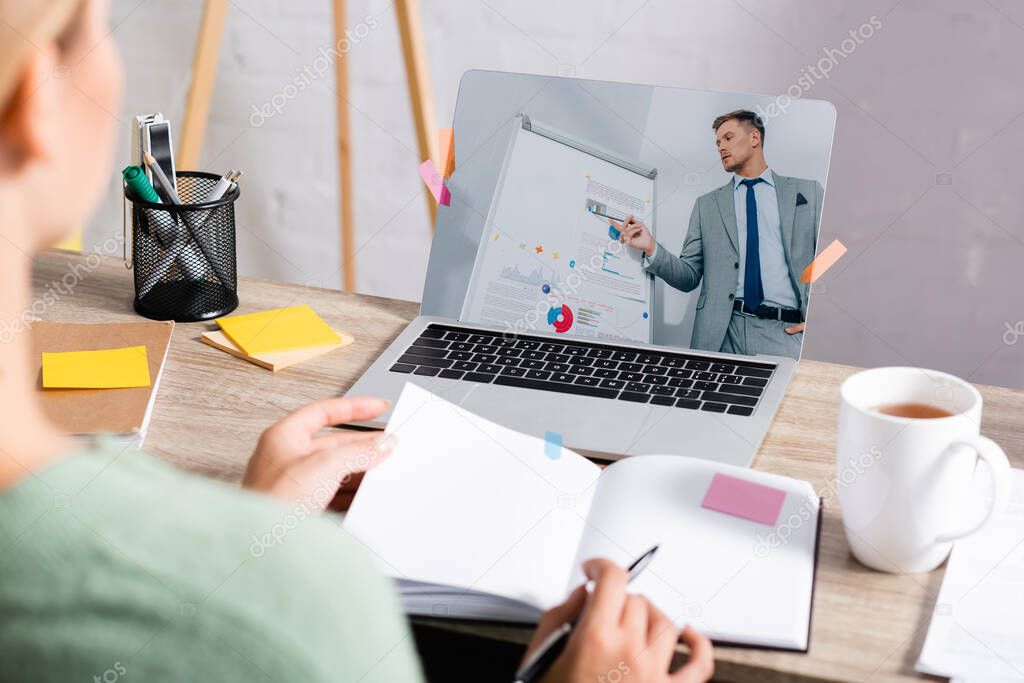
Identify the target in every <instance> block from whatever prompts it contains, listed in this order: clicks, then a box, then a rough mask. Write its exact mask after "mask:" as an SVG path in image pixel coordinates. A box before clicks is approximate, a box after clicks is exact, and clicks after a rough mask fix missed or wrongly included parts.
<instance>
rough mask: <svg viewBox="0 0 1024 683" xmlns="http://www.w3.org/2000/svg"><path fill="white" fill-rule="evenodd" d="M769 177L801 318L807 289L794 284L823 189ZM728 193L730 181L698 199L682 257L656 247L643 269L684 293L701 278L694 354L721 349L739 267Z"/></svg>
mask: <svg viewBox="0 0 1024 683" xmlns="http://www.w3.org/2000/svg"><path fill="white" fill-rule="evenodd" d="M772 176H773V177H774V178H775V189H776V193H777V195H778V199H779V223H780V225H781V228H782V244H783V247H784V248H785V251H786V261H787V262H788V263H789V280H790V282H791V283H792V285H793V292H794V293H795V294H796V299H797V301H798V302H799V303H800V310H801V312H802V313H803V314H804V316H805V317H806V315H807V293H808V291H809V285H807V284H804V283H802V282H800V276H801V275H802V274H803V270H804V268H806V267H807V265H808V264H809V263H810V262H811V261H812V260H813V259H814V253H815V251H816V249H817V244H816V243H817V237H818V223H819V222H820V220H821V202H822V198H823V196H824V190H823V189H822V187H821V183H819V182H817V181H816V180H804V179H803V178H790V177H789V176H783V175H779V174H778V173H775V172H774V171H772ZM734 192H735V189H734V186H733V181H732V179H730V180H729V182H728V183H727V184H726V185H723V186H722V187H720V188H718V189H717V190H713V191H711V192H708V193H707V194H705V195H701V196H700V197H698V198H697V202H696V204H694V206H693V213H691V214H690V227H689V230H688V231H687V233H686V239H685V240H684V242H683V250H682V253H680V255H679V257H678V258H676V257H674V256H672V255H671V252H669V251H668V250H667V249H665V248H664V247H663V246H662V245H661V243H660V242H659V243H658V249H657V251H656V252H655V254H654V258H653V259H651V260H650V264H649V265H648V267H647V270H648V272H651V273H654V274H655V275H657V276H658V277H660V278H661V279H663V280H664V281H665V282H667V283H668V284H670V285H671V286H673V287H675V288H676V289H681V290H683V291H684V292H689V291H692V290H694V289H696V287H697V285H699V284H700V282H701V278H703V280H704V286H703V287H701V290H700V296H698V297H697V314H696V318H695V319H694V323H693V337H692V339H691V341H690V346H691V347H692V348H695V349H703V350H705V351H718V350H719V349H721V347H722V342H723V341H724V340H725V334H726V331H727V330H728V328H729V318H730V317H731V316H732V307H733V301H734V298H735V295H736V286H737V284H738V283H739V263H740V257H739V242H738V241H737V240H738V238H737V234H736V209H735V203H734V198H733V193H734ZM801 198H802V199H801ZM798 202H799V203H798Z"/></svg>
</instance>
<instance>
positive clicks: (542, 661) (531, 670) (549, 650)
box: [515, 545, 658, 683]
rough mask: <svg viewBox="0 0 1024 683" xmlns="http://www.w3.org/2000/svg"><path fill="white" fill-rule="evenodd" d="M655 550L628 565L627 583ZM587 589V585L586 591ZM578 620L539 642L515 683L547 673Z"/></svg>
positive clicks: (530, 681) (655, 548)
mask: <svg viewBox="0 0 1024 683" xmlns="http://www.w3.org/2000/svg"><path fill="white" fill-rule="evenodd" d="M657 550H658V546H656V545H655V546H652V547H651V548H650V549H648V550H647V551H646V552H645V553H643V554H642V555H640V557H638V558H636V560H634V561H633V563H632V564H630V565H629V567H628V568H627V572H628V574H629V578H628V581H632V580H633V579H635V578H636V577H637V576H639V575H640V572H642V571H643V570H644V568H646V567H647V565H649V564H650V563H651V560H652V559H654V553H656V552H657ZM589 588H590V586H589V584H588V590H589ZM579 620H580V615H579V614H577V615H576V616H575V617H573V619H572V621H571V622H566V623H564V624H562V625H561V626H559V627H558V628H556V629H555V630H554V631H552V632H551V633H550V634H548V636H547V637H546V638H545V639H544V640H543V641H541V643H540V645H538V646H537V649H536V650H534V652H533V654H532V655H530V656H529V657H528V658H527V659H526V661H524V662H523V665H522V666H521V667H519V670H518V671H517V672H516V676H515V683H533V682H534V681H536V680H537V679H539V678H540V677H541V676H543V675H544V674H545V673H547V670H548V669H550V668H551V665H552V664H554V662H555V660H556V659H558V657H559V655H561V654H562V651H563V650H565V646H566V645H567V644H568V643H569V638H570V637H571V636H572V630H573V629H574V628H575V627H576V624H577V623H578V622H579Z"/></svg>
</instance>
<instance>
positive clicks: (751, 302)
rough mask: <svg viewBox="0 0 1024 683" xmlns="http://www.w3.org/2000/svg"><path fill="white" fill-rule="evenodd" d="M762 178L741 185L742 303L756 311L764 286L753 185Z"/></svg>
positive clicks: (748, 180)
mask: <svg viewBox="0 0 1024 683" xmlns="http://www.w3.org/2000/svg"><path fill="white" fill-rule="evenodd" d="M763 182H764V179H763V178H747V179H746V180H741V181H740V184H741V185H746V186H747V258H746V263H745V264H744V267H743V305H744V307H745V308H747V309H749V310H751V311H756V310H757V307H758V306H760V305H761V302H762V301H764V287H763V285H762V284H761V244H760V241H759V240H758V237H757V199H756V198H755V197H754V185H757V184H758V183H763Z"/></svg>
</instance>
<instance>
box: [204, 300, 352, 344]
mask: <svg viewBox="0 0 1024 683" xmlns="http://www.w3.org/2000/svg"><path fill="white" fill-rule="evenodd" d="M217 324H218V325H220V329H222V330H224V334H226V335H227V336H228V337H229V338H230V339H231V341H233V342H234V343H235V344H236V345H237V346H238V348H240V349H242V350H243V351H245V352H246V353H247V354H249V355H250V356H254V355H257V354H261V353H278V352H280V351H291V350H294V349H305V348H309V347H311V346H327V345H328V344H340V343H341V337H339V336H338V333H337V332H335V331H334V330H332V329H331V328H330V326H328V324H327V323H325V322H324V321H323V319H321V318H320V316H318V315H317V314H316V312H315V311H314V310H313V309H312V308H310V307H309V306H305V305H303V306H292V307H290V308H278V309H275V310H273V311H263V312H262V313H248V314H246V315H235V316H232V317H230V318H219V319H218V320H217Z"/></svg>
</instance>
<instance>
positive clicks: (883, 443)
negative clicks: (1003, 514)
mask: <svg viewBox="0 0 1024 683" xmlns="http://www.w3.org/2000/svg"><path fill="white" fill-rule="evenodd" d="M840 394H841V397H840V404H839V427H838V431H837V434H836V475H837V477H838V480H837V489H838V492H839V503H840V506H841V508H842V515H843V527H844V528H845V529H846V538H847V540H848V541H849V543H850V550H851V551H853V555H854V557H856V558H857V559H858V560H860V562H862V563H863V564H865V565H867V566H868V567H872V568H873V569H878V570H881V571H886V572H900V573H903V572H926V571H930V570H932V569H934V568H935V567H938V566H939V565H940V564H942V562H943V561H944V560H945V559H946V557H947V556H948V555H949V551H950V549H951V548H952V544H953V541H954V540H955V539H957V538H961V537H963V536H967V535H969V534H972V533H974V532H975V531H977V530H978V529H980V528H981V527H982V526H984V525H985V523H986V522H988V520H989V519H990V518H991V516H992V513H993V512H994V511H995V510H996V509H997V508H998V507H1000V506H1001V505H1002V504H1003V503H1004V501H1005V500H1006V497H1007V489H1008V487H1009V475H1010V464H1009V462H1008V461H1007V459H1006V454H1004V453H1003V450H1002V449H1001V448H1000V447H999V446H997V445H996V443H995V442H994V441H992V440H991V439H988V438H986V437H984V436H980V435H979V433H978V432H979V428H980V425H981V394H979V393H978V391H977V389H975V388H974V387H973V386H971V385H970V384H969V383H968V382H965V381H963V380H961V379H959V378H957V377H954V376H953V375H949V374H946V373H944V372H936V371H932V370H923V369H921V368H876V369H873V370H865V371H863V372H859V373H857V374H855V375H853V376H851V377H849V378H847V380H846V381H845V382H843V385H842V388H841V389H840ZM900 403H917V404H926V405H929V406H932V407H934V408H939V409H941V410H943V411H945V412H947V413H951V414H950V415H949V416H948V417H936V418H908V417H898V416H893V415H887V414H883V413H881V412H879V411H878V408H879V407H883V406H891V405H893V404H900ZM979 459H980V460H981V461H983V462H984V463H985V464H986V465H987V466H988V468H989V470H990V471H989V472H988V474H989V482H990V484H991V489H990V490H991V492H992V493H991V496H990V497H989V499H988V500H986V501H978V500H971V499H970V498H971V496H970V491H971V488H972V486H971V481H972V479H973V477H974V471H975V466H976V465H977V464H978V461H979ZM979 474H980V473H979ZM983 506H984V508H983V509H982V507H983Z"/></svg>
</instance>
